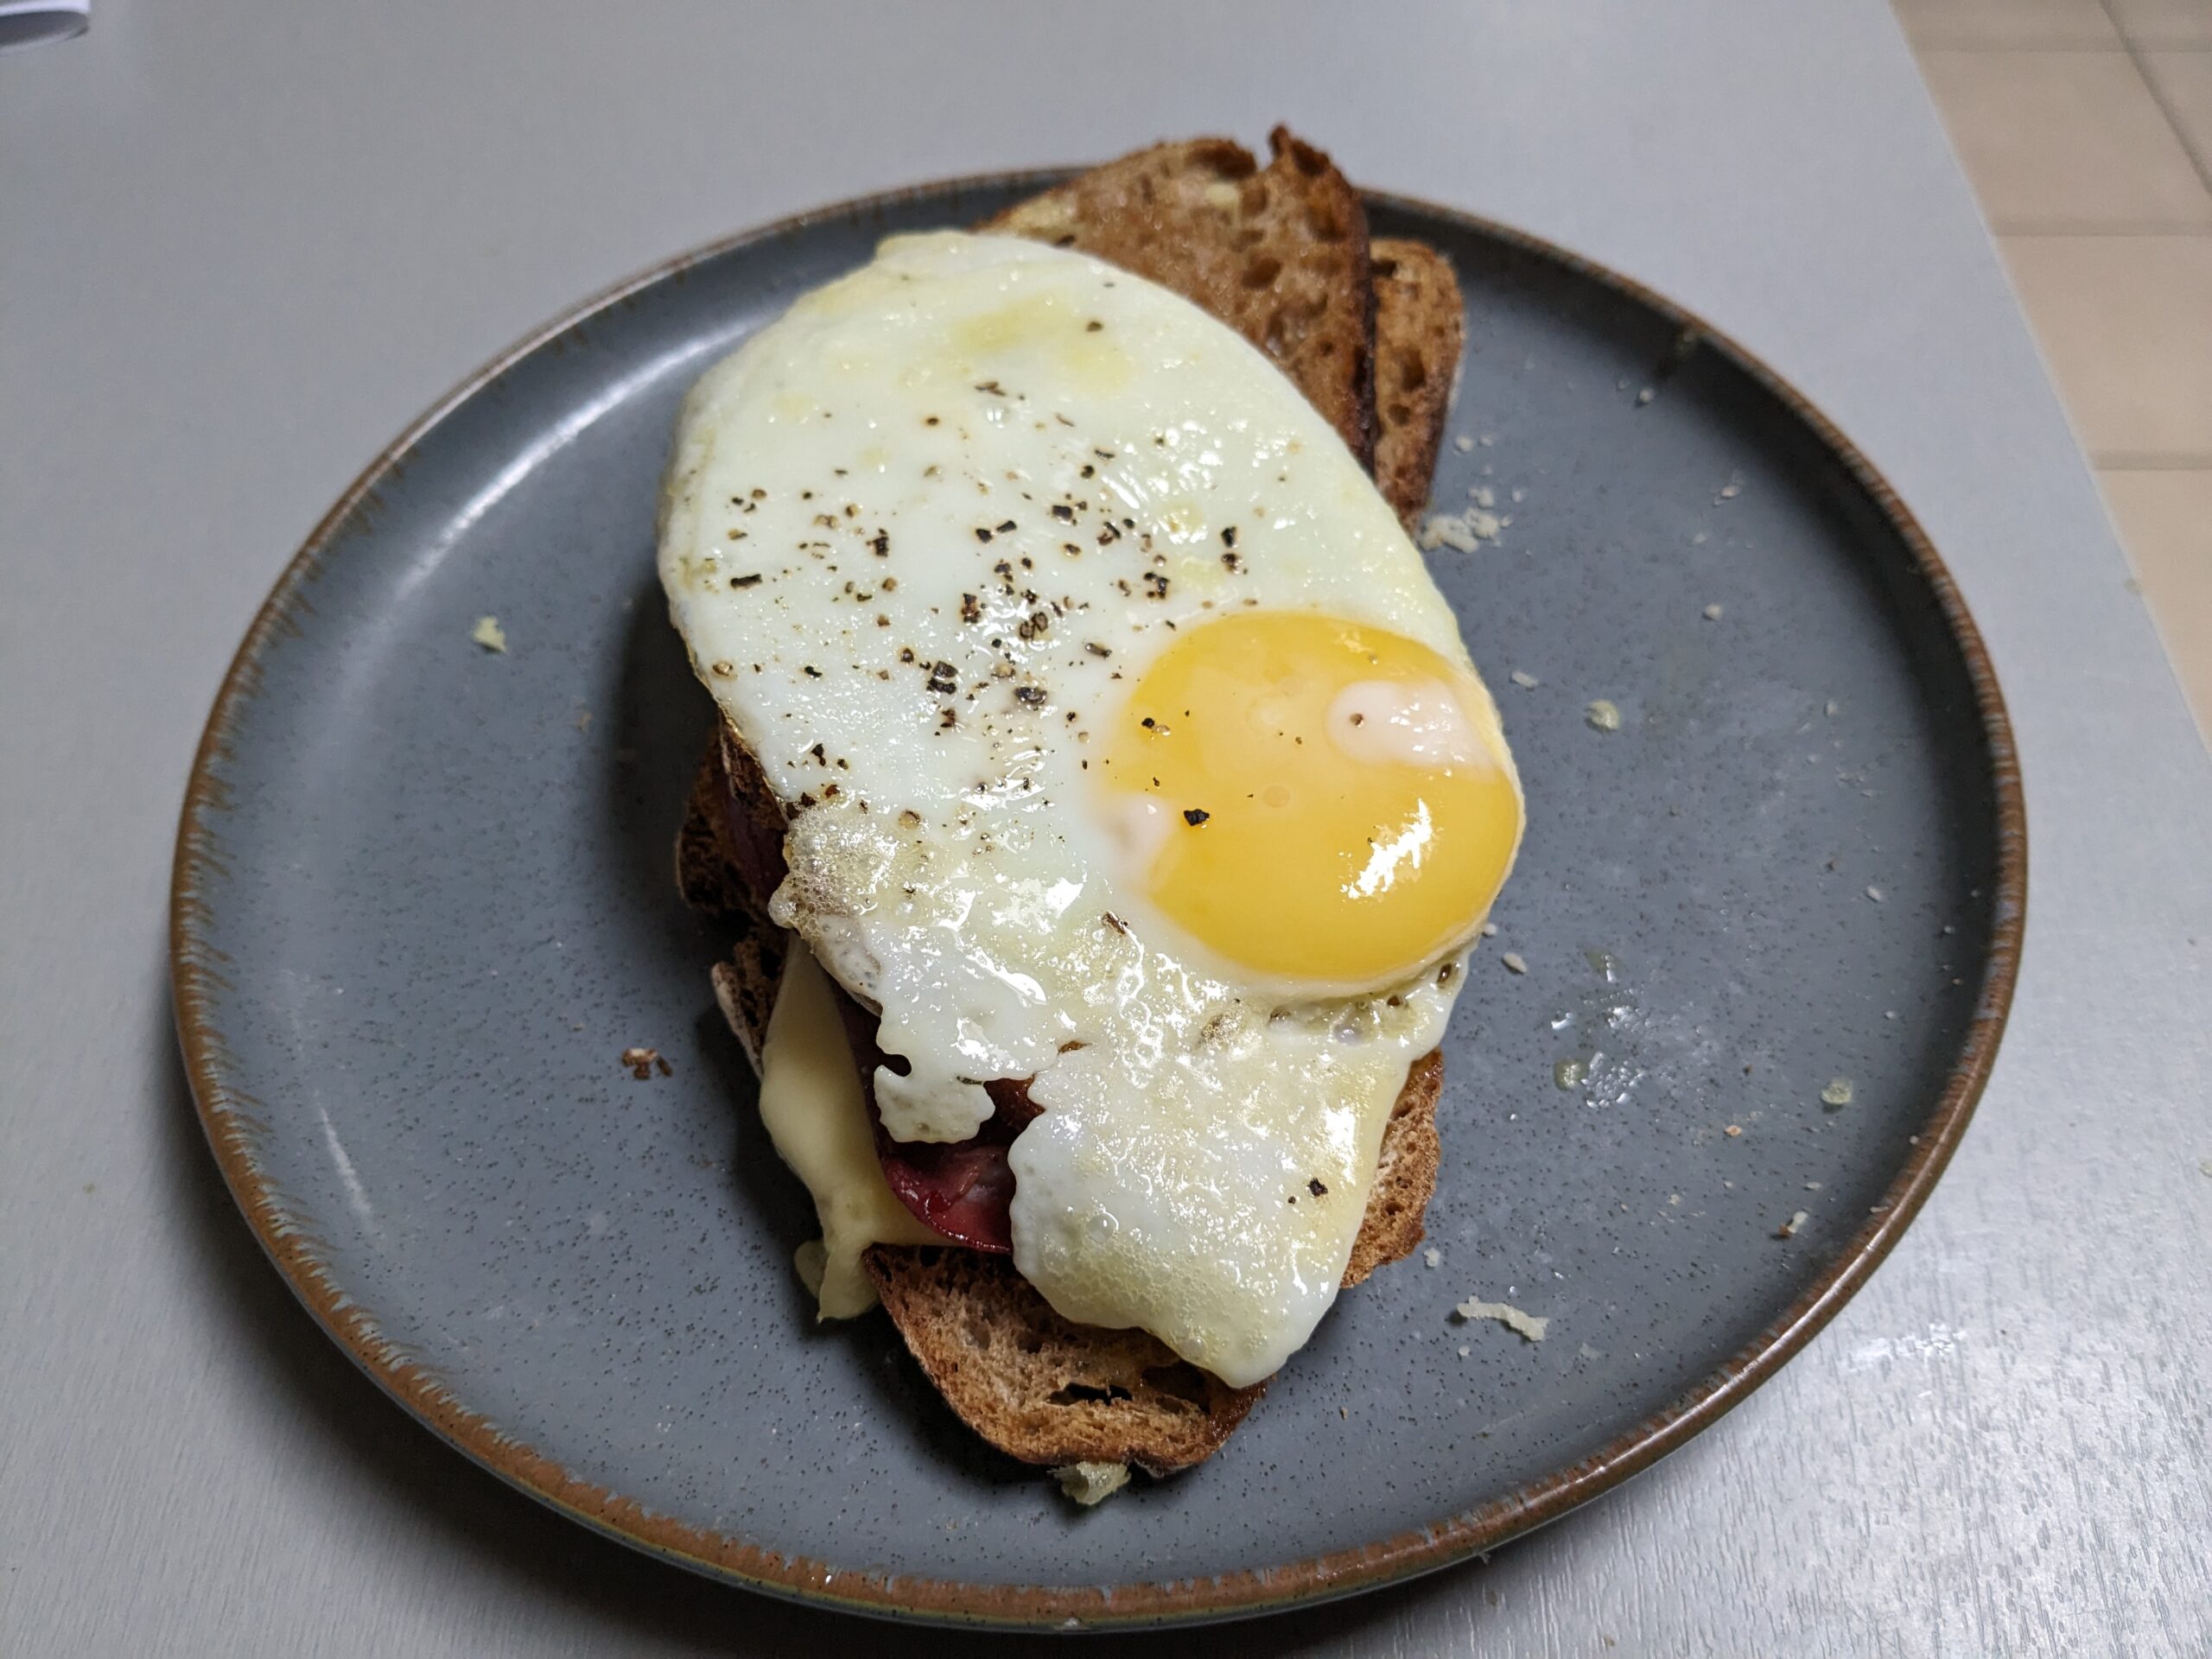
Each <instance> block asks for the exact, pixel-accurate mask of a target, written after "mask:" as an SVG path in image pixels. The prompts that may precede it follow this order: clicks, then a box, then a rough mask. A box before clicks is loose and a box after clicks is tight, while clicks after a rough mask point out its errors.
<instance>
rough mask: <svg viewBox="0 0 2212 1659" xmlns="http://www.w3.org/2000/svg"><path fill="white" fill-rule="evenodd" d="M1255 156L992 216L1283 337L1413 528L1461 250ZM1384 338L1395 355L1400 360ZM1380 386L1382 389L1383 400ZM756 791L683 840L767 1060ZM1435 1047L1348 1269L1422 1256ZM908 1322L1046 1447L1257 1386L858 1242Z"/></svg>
mask: <svg viewBox="0 0 2212 1659" xmlns="http://www.w3.org/2000/svg"><path fill="white" fill-rule="evenodd" d="M1269 142H1270V145H1271V148H1272V149H1273V160H1272V162H1270V164H1269V165H1268V168H1265V169H1264V170H1262V169H1261V168H1258V166H1257V164H1256V162H1255V161H1254V159H1253V157H1252V156H1250V155H1249V153H1248V152H1247V151H1245V150H1244V149H1242V148H1241V147H1240V146H1238V145H1236V144H1234V143H1229V142H1228V141H1226V140H1221V139H1200V140H1197V141H1193V142H1192V143H1179V144H1162V145H1159V146H1156V147H1155V148H1154V149H1148V150H1144V151H1141V152H1139V153H1138V154H1136V155H1135V156H1128V157H1125V158H1123V159H1122V160H1121V161H1118V162H1109V163H1108V164H1106V165H1105V166H1104V167H1102V168H1096V169H1094V170H1093V171H1091V172H1090V173H1086V174H1084V175H1082V176H1081V177H1079V178H1077V179H1074V180H1071V181H1069V182H1068V183H1067V184H1065V185H1062V186H1060V187H1058V188H1056V189H1054V190H1052V191H1048V192H1046V194H1044V195H1042V196H1039V197H1037V198H1035V199H1033V200H1031V201H1028V202H1025V203H1021V204H1020V205H1018V206H1016V207H1013V208H1010V209H1008V210H1007V212H1006V213H1002V214H1001V215H1000V216H999V217H998V218H997V219H993V220H991V221H990V222H988V224H987V225H986V226H983V227H982V228H985V229H987V230H995V231H1001V232H1012V233H1015V234H1020V235H1025V236H1031V237H1034V238H1039V239H1040V240H1046V241H1051V242H1053V243H1056V244H1058V245H1063V246H1075V247H1080V248H1082V249H1084V251H1087V252H1090V253H1093V254H1096V255H1097V256H1098V257H1102V258H1104V259H1108V260H1109V261H1111V262H1112V263H1115V264H1120V265H1122V266H1124V267H1125V268H1127V269H1128V270H1134V271H1136V272H1137V273H1138V274H1140V275H1141V276H1144V277H1148V278H1149V279H1151V280H1153V281H1155V282H1158V283H1161V284H1162V285H1163V286H1166V287H1168V288H1172V289H1175V290H1176V291H1177V292H1179V293H1181V294H1182V295H1184V296H1185V297H1186V298H1189V299H1191V300H1192V301H1193V302H1196V303H1198V304H1199V305H1201V306H1203V307H1205V308H1207V309H1208V310H1210V311H1211V312H1212V313H1213V314H1214V315H1217V316H1218V317H1221V318H1222V319H1223V320H1224V321H1227V322H1229V323H1230V325H1231V326H1232V327H1236V328H1237V329H1238V330H1239V331H1240V332H1242V333H1243V334H1244V335H1245V336H1246V338H1248V339H1249V340H1252V341H1253V343H1254V344H1255V345H1257V346H1260V347H1261V348H1262V350H1264V351H1267V352H1268V353H1269V354H1270V355H1271V356H1273V357H1274V359H1275V360H1276V361H1277V362H1278V363H1280V364H1281V365H1282V366H1283V368H1284V370H1285V372H1287V373H1288V374H1289V375H1290V377H1291V378H1292V379H1293V380H1294V383H1296V384H1297V385H1299V386H1300V389H1301V390H1302V391H1305V392H1306V396H1307V397H1308V398H1309V399H1310V400H1311V401H1312V402H1313V404H1314V405H1315V407H1317V408H1318V409H1319V410H1321V411H1322V413H1323V414H1324V415H1325V416H1327V417H1328V418H1329V420H1330V421H1331V422H1332V424H1334V425H1335V426H1336V427H1337V429H1338V432H1339V434H1340V435H1343V436H1344V441H1345V443H1346V444H1347V446H1348V447H1350V448H1351V450H1352V452H1353V453H1354V454H1356V455H1357V456H1358V457H1359V459H1360V460H1361V461H1362V462H1363V464H1365V465H1367V466H1369V467H1370V470H1371V471H1373V472H1374V474H1375V475H1376V482H1377V484H1378V486H1380V487H1381V489H1382V491H1383V495H1384V497H1385V499H1388V500H1389V502H1390V503H1391V505H1393V506H1394V507H1395V508H1396V509H1397V511H1398V513H1399V516H1400V517H1401V518H1402V519H1404V520H1405V521H1406V522H1407V524H1408V525H1409V526H1410V525H1411V524H1414V523H1415V522H1417V521H1418V519H1419V518H1420V516H1421V512H1422V511H1423V509H1424V508H1425V507H1426V505H1427V498H1428V490H1429V483H1430V478H1431V474H1433V469H1434V466H1435V461H1436V456H1437V454H1438V451H1439V448H1440V445H1441V442H1442V440H1443V435H1444V426H1445V420H1446V413H1447V411H1448V408H1449V404H1450V399H1451V395H1452V382H1453V378H1454V377H1455V375H1456V373H1457V371H1458V365H1459V352H1460V346H1461V322H1460V307H1459V287H1458V283H1457V282H1456V281H1455V280H1454V279H1453V277H1452V270H1451V266H1450V265H1449V264H1448V263H1446V261H1445V260H1444V259H1443V258H1442V257H1440V255H1438V254H1436V253H1435V252H1434V251H1433V250H1431V249H1429V248H1427V247H1426V246H1424V245H1421V244H1420V243H1416V242H1409V241H1403V240H1400V239H1396V238H1389V239H1385V240H1383V241H1381V242H1378V243H1377V244H1376V245H1375V247H1374V251H1373V255H1372V257H1371V258H1370V251H1369V245H1368V241H1367V235H1366V217H1365V213H1364V212H1363V209H1362V207H1361V206H1360V202H1359V199H1358V196H1357V194H1356V193H1355V192H1354V191H1353V190H1352V189H1351V186H1350V185H1349V184H1348V183H1346V182H1345V181H1344V178H1343V176H1342V175H1340V174H1338V172H1337V171H1336V169H1335V168H1334V167H1333V166H1332V165H1331V164H1330V162H1329V161H1328V158H1327V157H1326V156H1323V155H1322V154H1321V153H1320V152H1319V151H1318V150H1314V149H1312V148H1311V147H1310V146H1307V145H1305V144H1303V143H1300V142H1299V141H1297V140H1296V139H1294V138H1292V137H1290V136H1289V134H1288V133H1287V132H1286V131H1285V130H1283V129H1281V128H1278V129H1276V130H1275V131H1274V133H1273V134H1271V135H1270V140H1269ZM1383 354H1387V360H1385V357H1384V355H1383ZM1378 393H1381V394H1382V395H1383V397H1387V400H1388V401H1387V402H1384V401H1382V399H1381V398H1378ZM733 776H734V777H736V778H737V779H738V785H739V788H738V793H739V798H741V800H743V801H745V802H747V804H750V805H752V806H753V808H754V810H774V809H773V804H772V801H770V800H769V799H768V798H767V797H766V790H765V780H762V779H760V776H759V773H758V770H757V768H756V767H754V766H753V765H752V762H751V757H750V756H749V755H747V753H745V752H744V750H743V748H742V746H741V745H740V744H738V743H737V742H736V741H735V739H734V734H728V733H725V734H724V735H723V737H722V739H721V741H720V742H719V743H717V744H715V745H713V746H710V747H709V752H708V754H707V757H706V759H705V761H704V762H703V763H702V767H701V770H700V775H699V779H698V780H697V782H696V785H695V787H694V791H693V796H692V800H691V804H690V814H689V816H688V817H687V819H686V822H685V825H684V828H683V833H682V834H681V835H680V836H679V837H678V840H677V880H678V884H679V886H680V887H682V889H683V893H684V895H685V897H686V898H687V899H690V902H691V903H692V904H693V905H694V906H696V907H697V908H699V909H701V910H702V911H706V912H709V913H713V914H716V915H719V916H721V918H724V919H725V920H726V921H728V923H729V924H730V925H733V926H734V928H735V929H736V931H737V934H738V940H737V944H736V945H735V947H734V950H733V953H732V956H731V957H730V959H729V960H728V961H727V962H724V963H718V964H717V965H716V967H715V974H714V979H715V1000H716V1001H717V1003H718V1004H719V1005H720V1007H721V1011H722V1014H723V1016H724V1018H725V1019H727V1020H728V1021H729V1024H730V1027H731V1029H732V1030H733V1031H734V1033H736V1035H737V1038H738V1040H739V1042H740V1044H741V1046H743V1047H744V1048H745V1050H746V1052H747V1056H748V1057H749V1058H752V1060H753V1064H754V1065H755V1066H756V1068H757V1066H758V1065H759V1063H760V1039H761V1035H762V1033H764V1032H765V1030H766V1024H767V1018H768V1013H769V1011H770V1009H771V1008H772V1007H773V1006H774V998H775V988H776V983H777V978H778V976H779V973H780V970H781V965H782V955H783V950H784V943H783V939H782V936H781V935H780V934H779V932H778V931H777V930H776V929H775V928H774V927H773V926H772V925H770V924H769V922H768V921H767V918H766V915H765V914H764V913H762V912H761V910H760V907H759V906H758V905H757V904H756V902H755V900H754V899H753V897H752V894H751V893H750V890H749V888H748V885H747V881H746V879H745V875H744V872H743V870H742V868H741V864H740V861H739V860H738V857H737V855H736V854H735V853H734V850H733V849H732V848H731V846H730V844H729V839H728V835H727V833H726V830H725V829H724V817H723V811H722V807H721V802H722V800H723V798H724V796H725V793H726V791H728V780H729V779H730V778H731V777H733ZM1442 1080H1443V1062H1442V1060H1441V1058H1440V1056H1438V1055H1436V1054H1433V1053H1432V1054H1429V1055H1427V1056H1426V1057H1424V1058H1422V1059H1421V1060H1420V1061H1418V1062H1417V1063H1416V1064H1415V1065H1414V1066H1413V1068H1412V1069H1411V1070H1410V1071H1408V1075H1407V1078H1406V1084H1405V1087H1404V1089H1403V1090H1402V1091H1401V1092H1400V1095H1399V1096H1398V1099H1397V1101H1396V1102H1395V1104H1394V1106H1393V1108H1392V1110H1391V1115H1390V1118H1389V1122H1388V1124H1387V1125H1386V1126H1385V1128H1384V1131H1383V1147H1382V1155H1381V1159H1380V1161H1379V1164H1378V1166H1377V1172H1376V1182H1375V1185H1374V1188H1373V1189H1372V1191H1371V1192H1370V1195H1369V1199H1368V1205H1367V1209H1366V1212H1365V1214H1364V1216H1363V1218H1362V1223H1361V1227H1360V1231H1359V1234H1358V1236H1357V1239H1356V1240H1355V1241H1354V1243H1353V1247H1352V1252H1351V1260H1350V1262H1349V1263H1348V1264H1347V1266H1346V1268H1345V1270H1344V1284H1345V1285H1346V1286H1351V1285H1356V1284H1357V1283H1359V1282H1360V1281H1362V1280H1363V1279H1365V1278H1366V1277H1367V1276H1368V1274H1370V1273H1372V1272H1373V1271H1374V1270H1375V1269H1376V1268H1377V1267H1380V1266H1383V1265H1384V1264H1386V1263H1388V1262H1395V1261H1398V1260H1400V1259H1402V1258H1403V1257H1404V1256H1406V1255H1408V1254H1410V1253H1411V1252H1412V1250H1413V1249H1414V1247H1415V1246H1416V1245H1418V1244H1419V1243H1420V1242H1421V1236H1422V1230H1421V1217H1422V1215H1423V1213H1424V1211H1426V1210H1427V1205H1428V1201H1429V1198H1430V1197H1431V1196H1432V1194H1433V1192H1434V1190H1435V1180H1436V1170H1437V1162H1438V1157H1439V1153H1440V1142H1439V1140H1438V1136H1437V1132H1436V1106H1437V1100H1438V1096H1439V1094H1440V1090H1441V1086H1442ZM864 1262H865V1266H866V1268H867V1269H868V1275H869V1277H870V1279H871V1280H872V1281H874V1284H875V1286H876V1289H877V1292H878V1294H880V1296H881V1298H882V1300H883V1302H884V1306H885V1307H886V1309H887V1311H888V1312H889V1313H890V1315H891V1318H892V1319H893V1323H894V1324H895V1325H897V1326H898V1327H899V1334H900V1335H901V1337H902V1338H904V1339H905V1340H906V1345H907V1347H908V1349H909V1351H911V1352H912V1354H913V1355H914V1357H915V1358H916V1360H917V1361H918V1363H920V1365H921V1366H922V1368H923V1370H924V1371H925V1374H926V1375H927V1376H929V1377H930V1379H931V1383H934V1384H935V1385H936V1387H937V1388H938V1391H939V1392H940V1393H941V1394H942V1395H944V1398H945V1400H946V1401H947V1402H948V1403H949V1404H950V1405H951V1407H952V1408H953V1409H954V1411H955V1412H956V1413H957V1414H958V1415H959V1416H960V1417H961V1418H962V1419H963V1421H965V1422H966V1423H967V1424H968V1425H969V1427H971V1428H973V1429H974V1430H975V1431H976V1433H978V1434H979V1435H981V1436H982V1438H983V1439H984V1440H987V1441H988V1442H989V1443H990V1444H992V1445H993V1446H996V1447H998V1448H999V1449H1000V1450H1001V1451H1003V1452H1007V1453H1008V1454H1009V1455H1011V1456H1013V1457H1015V1458H1018V1459H1022V1460H1024V1461H1027V1462H1031V1463H1037V1464H1066V1463H1074V1462H1079V1461H1098V1462H1121V1463H1132V1464H1135V1465H1138V1466H1139V1467H1141V1468H1143V1469H1145V1470H1147V1471H1149V1472H1151V1473H1154V1474H1166V1473H1168V1472H1171V1471H1175V1470H1178V1469H1184V1468H1187V1467H1189V1466H1190V1465H1192V1464H1194V1463H1197V1462H1199V1461H1200V1460H1202V1459H1205V1458H1206V1457H1208V1456H1210V1455H1211V1453H1212V1452H1214V1451H1215V1450H1217V1448H1218V1447H1219V1446H1220V1445H1221V1444H1222V1442H1223V1441H1224V1440H1225V1439H1226V1438H1227V1437H1228V1435H1229V1433H1230V1431H1231V1430H1233V1429H1234V1428H1235V1427H1236V1425H1237V1424H1238V1423H1239V1422H1241V1421H1243V1418H1244V1415H1245V1414H1246V1413H1247V1412H1249V1410H1250V1409H1251V1408H1252V1406H1253V1405H1254V1404H1255V1402H1257V1401H1258V1399H1259V1398H1260V1396H1261V1395H1262V1394H1263V1393H1264V1392H1265V1391H1266V1388H1267V1384H1266V1383H1264V1382H1262V1383H1257V1384H1255V1385H1254V1386H1252V1387H1250V1388H1247V1389H1231V1388H1230V1387H1229V1386H1228V1385H1227V1384H1226V1383H1222V1382H1221V1381H1220V1380H1219V1379H1218V1378H1217V1377H1213V1376H1210V1375H1208V1374H1207V1373H1206V1372H1205V1371H1203V1370H1199V1369H1198V1367H1196V1366H1193V1365H1192V1364H1190V1363H1188V1362H1187V1361H1185V1360H1182V1359H1180V1358H1179V1357H1177V1356H1176V1355H1175V1354H1174V1353H1173V1351H1170V1350H1169V1349H1168V1348H1167V1347H1166V1345H1165V1344H1162V1343H1160V1341H1158V1340H1157V1339H1156V1338H1153V1337H1151V1336H1149V1335H1147V1333H1145V1332H1138V1331H1107V1330H1101V1329H1098V1328H1096V1327H1094V1326H1088V1325H1075V1324H1072V1323H1071V1322H1070V1321H1068V1320H1066V1319H1062V1318H1061V1317H1060V1316H1059V1315H1058V1313H1055V1312H1054V1311H1053V1310H1052V1307H1051V1306H1050V1305H1049V1304H1047V1303H1046V1301H1045V1300H1044V1298H1043V1296H1041V1295H1040V1294H1039V1293H1038V1292H1037V1291H1036V1289H1035V1288H1034V1287H1032V1286H1031V1285H1029V1284H1028V1283H1027V1281H1025V1280H1023V1279H1022V1278H1021V1276H1020V1274H1019V1273H1017V1272H1016V1271H1015V1270H1014V1267H1013V1265H1012V1263H1011V1262H1009V1261H1007V1259H1006V1258H1004V1257H1000V1256H991V1255H984V1254H982V1253H981V1252H977V1251H972V1250H966V1249H955V1248H950V1247H947V1248H944V1249H937V1248H932V1247H918V1246H911V1245H908V1246H893V1245H879V1246H877V1247H875V1248H874V1249H871V1250H869V1251H868V1253H867V1255H866V1257H865V1258H864Z"/></svg>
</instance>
